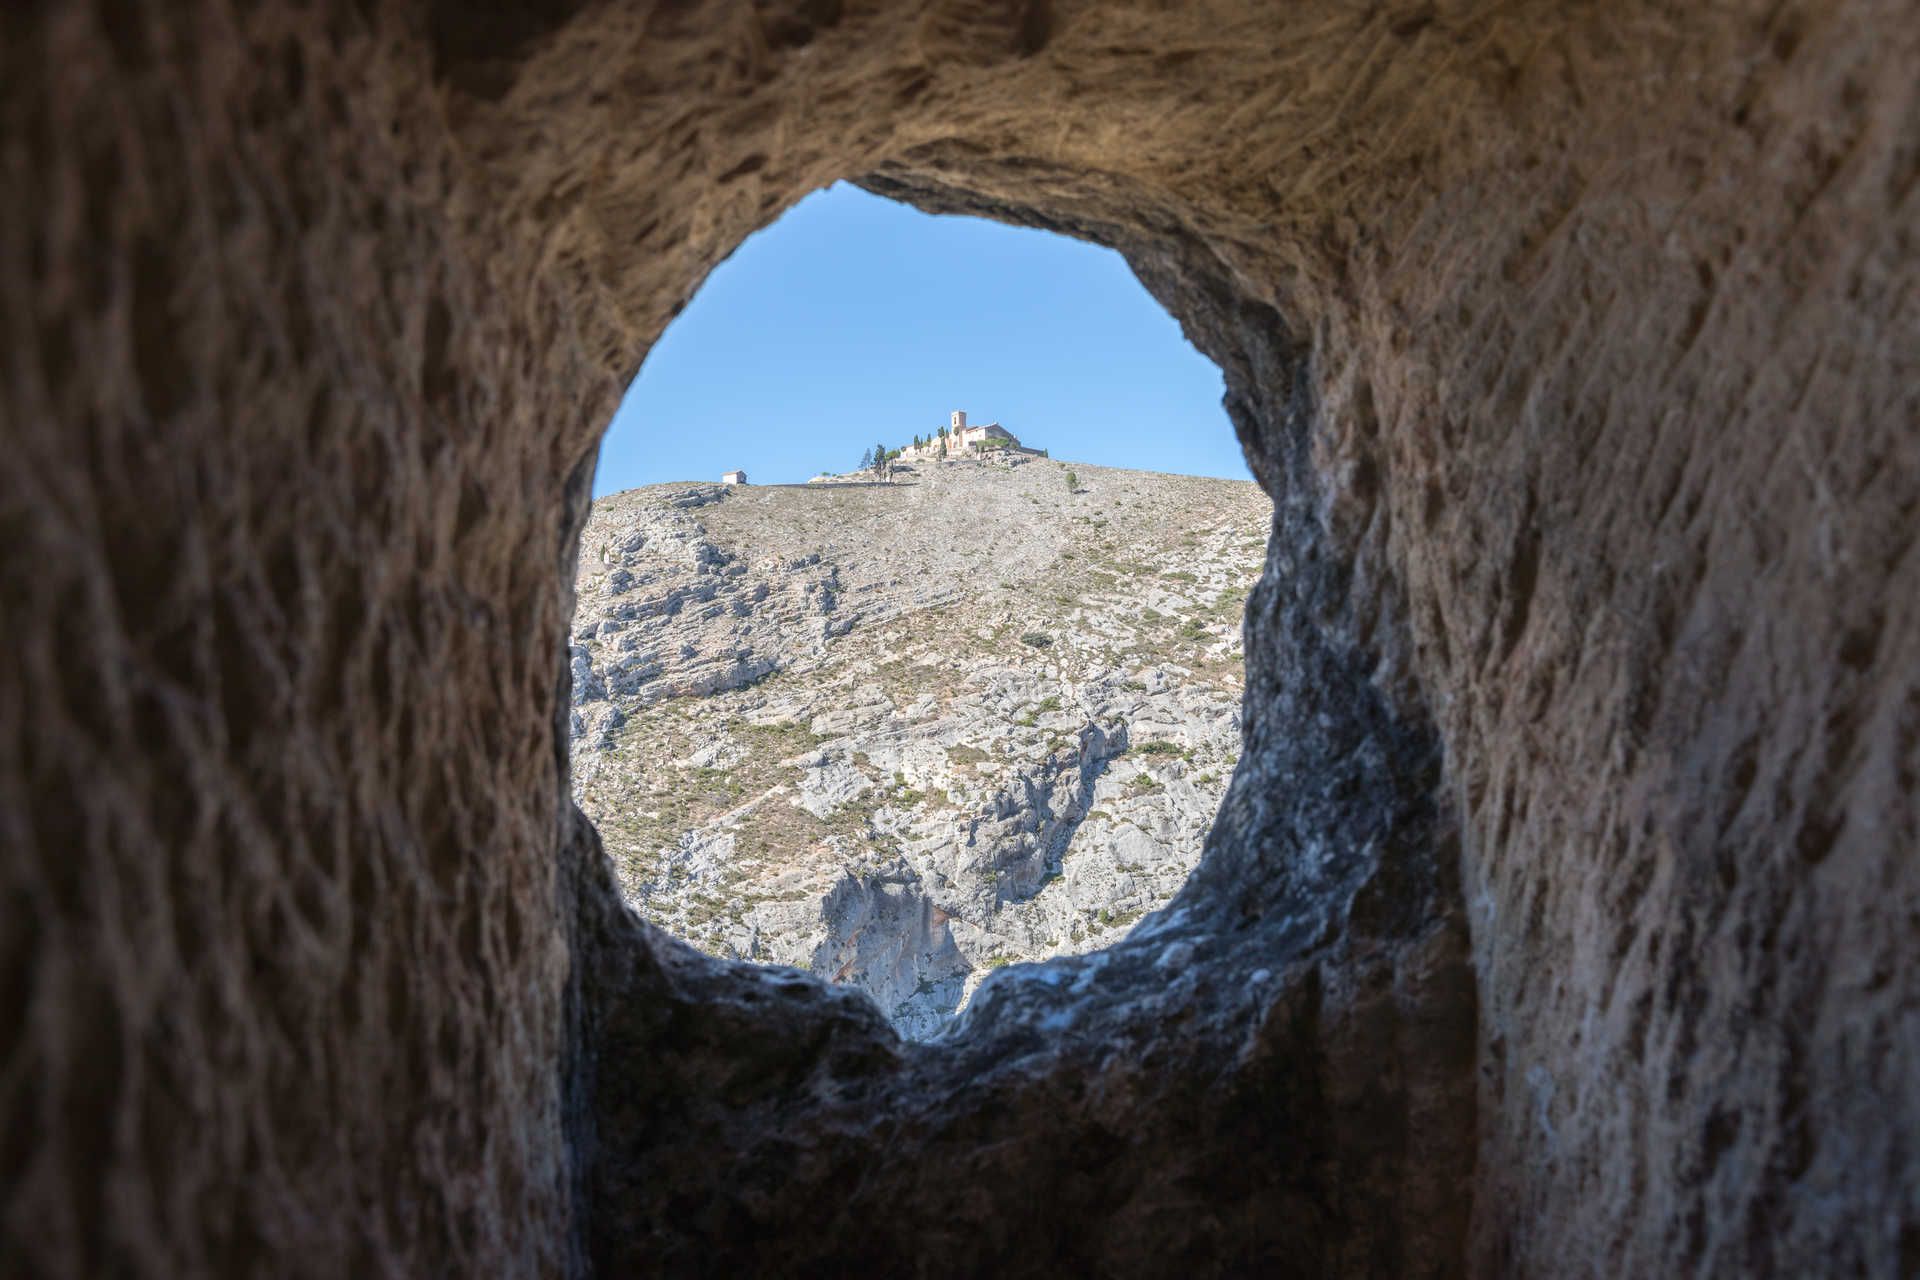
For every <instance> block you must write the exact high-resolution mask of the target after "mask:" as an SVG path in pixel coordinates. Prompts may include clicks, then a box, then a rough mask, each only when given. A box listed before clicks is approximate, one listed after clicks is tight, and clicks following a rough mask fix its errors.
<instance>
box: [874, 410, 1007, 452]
mask: <svg viewBox="0 0 1920 1280" xmlns="http://www.w3.org/2000/svg"><path fill="white" fill-rule="evenodd" d="M942 439H943V437H941V436H939V435H937V434H936V435H934V436H933V437H932V438H931V439H929V440H928V441H927V442H926V443H925V444H922V445H921V446H920V447H919V448H914V447H913V446H911V445H909V446H907V447H906V448H905V449H903V450H901V453H900V459H901V461H903V462H918V461H921V460H922V459H928V458H931V459H938V458H940V457H942V456H945V457H949V458H954V457H964V456H966V455H967V454H971V453H980V452H983V451H985V450H987V449H999V450H1004V451H1006V452H1008V453H1024V454H1030V455H1033V456H1035V457H1038V456H1040V450H1038V449H1029V448H1027V447H1026V446H1025V445H1023V444H1021V443H1020V441H1019V440H1018V439H1017V438H1015V436H1014V434H1013V432H1011V431H1009V430H1007V429H1006V428H1005V427H1003V426H1001V425H1000V424H999V423H997V422H989V423H987V424H985V425H984V426H973V427H970V426H968V425H967V411H966V410H965V409H955V410H954V411H953V412H952V413H951V414H950V415H948V420H947V434H946V436H945V437H944V439H945V440H946V444H947V451H946V453H945V454H944V455H942V454H941V452H940V442H941V440H942Z"/></svg>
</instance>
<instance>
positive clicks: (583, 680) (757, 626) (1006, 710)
mask: <svg viewBox="0 0 1920 1280" xmlns="http://www.w3.org/2000/svg"><path fill="white" fill-rule="evenodd" d="M1075 466H1077V467H1078V468H1079V473H1084V475H1083V478H1082V479H1081V480H1080V483H1079V484H1078V485H1077V486H1075V487H1073V488H1072V489H1071V490H1070V489H1069V487H1068V486H1067V484H1066V475H1067V470H1068V469H1067V466H1066V464H1064V463H1060V462H1054V461H1046V462H1041V461H1036V460H1023V461H1022V462H1020V463H1018V464H996V463H974V462H959V461H953V462H946V463H940V462H927V463H923V464H921V465H920V467H919V468H918V469H907V468H902V469H901V471H900V474H899V476H898V477H897V482H896V483H894V484H886V485H880V484H871V483H858V482H856V483H850V484H821V483H814V484H809V485H805V486H795V487H771V488H769V487H756V488H739V489H734V490H730V491H728V496H727V498H726V501H725V503H724V504H722V505H718V506H706V507H705V508H704V509H703V510H699V511H697V512H694V513H692V514H686V505H685V504H686V503H687V501H688V499H689V498H690V497H699V496H702V495H703V494H704V493H705V492H707V491H706V490H705V489H704V488H699V487H691V488H690V487H689V486H685V485H673V486H660V487H655V488H650V489H643V490H634V491H631V492H629V493H624V494H619V495H615V496H613V497H609V498H605V499H602V500H601V501H599V502H597V503H595V504H594V510H593V515H592V517H591V519H590V520H589V521H588V523H587V529H586V533H585V534H584V536H583V542H582V547H583V555H582V558H581V571H580V575H579V578H578V581H577V584H576V585H577V590H578V595H579V606H578V608H577V609H576V611H575V614H574V626H573V650H572V652H573V655H574V657H573V671H574V676H573V698H574V705H575V715H574V739H573V789H574V795H575V798H576V799H577V800H578V802H579V803H580V805H581V808H582V810H583V811H584V812H585V813H586V814H587V815H588V817H590V818H591V819H593V821H594V823H595V825H596V827H597V828H598V829H599V831H600V833H601V837H602V840H603V842H604V843H605V845H606V848H607V852H608V854H609V855H610V856H611V857H612V859H613V862H614V865H615V868H616V875H617V877H618V879H619V881H620V885H621V891H622V896H623V897H624V898H625V899H626V900H627V901H628V902H629V903H630V904H631V905H632V906H633V907H634V908H635V909H636V910H637V911H638V912H639V913H640V915H641V916H642V917H643V918H644V919H646V920H648V921H651V922H653V923H657V924H659V925H661V926H662V927H664V928H666V929H668V930H669V931H671V932H672V933H674V934H675V935H676V936H679V937H684V938H688V939H690V940H692V941H694V942H695V943H696V945H698V946H700V947H701V948H703V949H704V950H707V951H709V952H711V953H714V954H717V955H723V956H728V957H733V958H740V959H753V960H761V961H770V962H776V963H782V964H790V965H796V966H799V967H801V968H805V969H809V970H811V971H812V972H814V973H817V974H819V975H821V976H823V977H826V978H828V979H829V980H830V981H833V982H843V983H850V984H852V985H854V986H856V987H858V988H860V989H861V990H864V991H866V992H867V993H868V994H869V995H871V996H872V997H873V998H874V1000H875V1002H876V1003H877V1004H878V1005H879V1007H880V1009H881V1010H882V1012H883V1013H885V1014H886V1015H887V1017H888V1018H889V1020H890V1021H891V1022H892V1023H893V1025H894V1027H895V1028H896V1029H897V1030H899V1031H900V1032H901V1033H902V1034H903V1035H907V1036H909V1037H912V1038H916V1039H924V1038H926V1037H927V1036H929V1035H932V1034H934V1033H935V1032H937V1031H939V1030H941V1029H942V1028H943V1027H944V1026H945V1025H946V1024H947V1023H948V1021H949V1019H950V1018H951V1016H952V1015H953V1013H954V1012H955V1011H956V1010H958V1009H959V1008H960V1007H961V1006H962V1005H964V1004H965V1002H966V1001H967V999H968V998H969V997H970V996H971V995H972V993H973V990H974V988H975V987H976V986H977V985H978V983H979V981H980V979H981V978H983V977H985V976H986V975H987V974H988V973H990V972H991V971H993V970H994V969H996V968H1000V967H1004V966H1006V965H1008V964H1010V963H1014V962H1016V961H1030V960H1041V959H1045V958H1047V957H1049V956H1053V955H1060V954H1068V953H1074V952H1082V951H1091V950H1095V949H1097V948H1099V947H1101V946H1104V945H1106V944H1107V943H1110V942H1114V941H1117V940H1118V939H1119V938H1120V937H1122V936H1124V934H1125V933H1126V932H1127V930H1128V929H1130V928H1132V927H1133V926H1134V925H1135V924H1136V923H1137V922H1139V921H1140V920H1141V918H1142V917H1143V916H1145V915H1146V914H1147V913H1148V912H1150V911H1153V910H1156V909H1157V908H1159V907H1161V906H1162V905H1164V904H1165V903H1166V902H1167V901H1168V900H1169V899H1170V898H1172V896H1173V895H1174V893H1175V892H1176V891H1177V890H1178V889H1179V888H1180V886H1181V885H1182V884H1183V883H1184V882H1185V881H1186V879H1187V876H1188V873H1189V872H1191V871H1192V870H1193V867H1194V864H1195V863H1196V862H1198V861H1199V858H1200V849H1201V844H1202V842H1203V840H1204V839H1205V837H1206V833H1207V828H1208V827H1209V826H1210V825H1211V824H1212V822H1213V817H1214V814H1215V813H1216V812H1217V811H1218V809H1219V807H1220V801H1221V797H1222V795H1223V794H1224V793H1225V791H1226V787H1227V778H1228V777H1229V776H1230V775H1231V774H1232V772H1233V767H1234V764H1235V762H1236V761H1237V759H1238V757H1239V754H1240V714H1239V710H1240V695H1241V679H1242V676H1243V664H1242V660H1241V645H1240V640H1241V625H1240V624H1241V616H1242V613H1243V612H1244V609H1245V603H1246V597H1247V591H1248V589H1249V588H1250V587H1251V586H1252V585H1253V582H1254V580H1255V578H1256V577H1257V576H1258V574H1259V571H1260V566H1261V564H1262V562H1263V560H1264V553H1265V548H1266V533H1267V527H1268V525H1269V523H1270V522H1271V520H1272V511H1273V504H1272V502H1271V501H1270V500H1269V499H1268V498H1267V497H1266V495H1265V494H1264V493H1262V492H1261V491H1260V489H1259V487H1258V486H1257V485H1255V484H1253V483H1251V482H1249V481H1229V480H1201V479H1193V478H1190V477H1182V476H1168V475H1153V474H1150V473H1144V472H1133V471H1119V470H1113V469H1109V468H1104V467H1089V466H1087V465H1085V464H1081V463H1076V464H1075ZM715 655H719V658H720V660H719V661H718V662H717V663H716V661H715ZM716 671H717V672H718V673H719V674H720V675H721V676H723V677H724V679H715V678H713V673H715V672H716ZM634 672H638V673H640V675H639V678H637V679H636V678H633V676H632V673H634Z"/></svg>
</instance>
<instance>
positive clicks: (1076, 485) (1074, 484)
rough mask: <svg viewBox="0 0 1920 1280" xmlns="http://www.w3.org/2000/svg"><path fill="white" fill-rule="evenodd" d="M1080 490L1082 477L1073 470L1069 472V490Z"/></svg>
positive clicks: (1074, 491) (1075, 491)
mask: <svg viewBox="0 0 1920 1280" xmlns="http://www.w3.org/2000/svg"><path fill="white" fill-rule="evenodd" d="M1079 490H1080V477H1079V476H1077V475H1075V474H1073V472H1071V471H1069V472H1067V492H1068V493H1078V492H1079Z"/></svg>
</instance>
